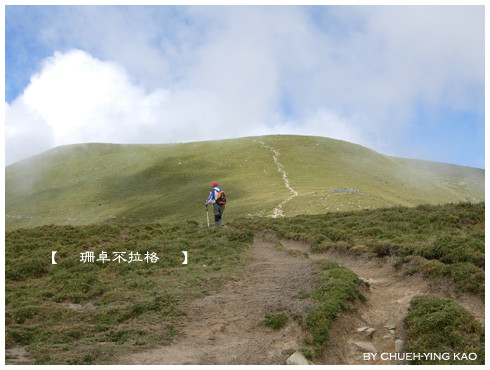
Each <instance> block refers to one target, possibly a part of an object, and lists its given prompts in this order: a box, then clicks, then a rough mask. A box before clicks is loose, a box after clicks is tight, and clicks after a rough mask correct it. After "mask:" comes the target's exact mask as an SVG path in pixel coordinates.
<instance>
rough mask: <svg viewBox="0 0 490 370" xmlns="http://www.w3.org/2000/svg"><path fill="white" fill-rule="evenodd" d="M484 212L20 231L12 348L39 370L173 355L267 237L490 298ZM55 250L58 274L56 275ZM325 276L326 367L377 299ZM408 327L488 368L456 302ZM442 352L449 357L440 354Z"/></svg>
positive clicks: (318, 294)
mask: <svg viewBox="0 0 490 370" xmlns="http://www.w3.org/2000/svg"><path fill="white" fill-rule="evenodd" d="M484 208H485V205H484V203H480V204H469V203H462V204H450V205H444V206H429V205H423V206H419V207H415V208H405V207H395V208H387V209H379V210H373V211H360V212H359V211H357V212H343V213H329V214H325V215H314V216H297V217H292V218H282V219H271V218H244V219H239V220H235V221H234V222H233V223H232V225H231V227H228V228H216V229H215V228H206V227H204V228H203V227H200V226H199V225H198V223H196V222H192V221H188V222H181V223H165V224H163V223H137V224H112V223H104V224H96V225H87V226H53V225H48V226H41V227H36V228H32V229H19V230H15V231H9V232H7V233H6V244H5V261H6V265H5V278H6V285H5V305H6V306H5V307H6V312H5V320H6V332H5V335H6V337H5V340H6V346H7V348H8V347H12V346H18V345H19V346H27V349H28V351H29V352H30V353H31V354H32V355H33V356H34V357H35V358H36V363H38V364H90V363H97V364H105V363H114V359H115V358H117V356H119V355H120V354H121V353H125V352H127V351H128V350H129V349H130V348H131V349H133V350H134V348H135V346H136V347H138V348H146V347H148V346H153V345H158V344H168V343H170V342H171V341H172V339H173V338H175V336H176V335H178V334H179V333H178V326H177V322H178V320H179V319H181V318H182V315H184V314H185V312H183V307H184V306H183V303H184V302H186V301H188V300H190V299H194V298H197V297H200V296H203V295H206V294H210V293H212V292H213V291H216V290H218V289H219V288H220V286H221V285H222V283H223V282H224V281H225V280H226V279H228V278H229V277H231V276H234V275H236V274H239V273H240V267H241V266H242V264H243V262H244V258H245V253H244V252H245V251H246V249H247V246H248V245H249V244H250V243H251V242H252V240H253V237H254V234H255V232H256V231H259V230H260V231H271V232H273V233H274V234H275V235H277V236H278V237H280V238H290V239H295V240H303V241H305V242H307V243H309V244H310V246H311V250H312V251H316V252H321V251H324V250H328V249H330V248H334V249H336V250H341V251H344V252H345V253H355V254H364V255H367V256H369V257H373V258H374V257H379V258H386V257H387V258H390V259H391V260H392V261H393V263H394V264H395V265H396V266H398V267H400V268H403V271H404V272H405V273H408V274H413V273H421V274H424V275H425V276H427V277H428V278H431V279H438V278H445V279H446V280H447V278H450V279H452V281H453V282H454V286H455V288H456V289H458V290H461V291H466V292H470V293H476V294H479V295H480V296H484V292H485V284H484V276H485V272H484V260H485V259H484V256H485V238H484V236H485V234H484V229H485V228H484V224H485V218H484ZM55 250H56V251H58V253H57V255H56V260H57V263H58V264H57V265H51V258H50V257H51V252H52V251H55ZM87 251H93V252H94V254H95V256H96V258H98V257H99V254H100V253H101V252H102V251H104V252H106V253H107V254H108V256H111V257H112V254H113V252H118V251H119V252H127V254H126V256H125V257H126V258H128V254H129V252H130V251H132V252H139V253H140V254H141V255H142V257H143V256H144V254H145V253H147V252H148V253H155V254H156V256H158V258H159V260H158V263H155V264H153V263H147V262H139V263H117V262H114V261H112V262H110V263H104V264H102V263H101V262H95V263H83V262H80V253H84V252H87ZM182 251H188V259H189V265H188V266H186V265H182V262H183V259H184V256H183V254H182ZM191 266H192V268H190V267H191ZM319 267H320V268H319V270H320V271H319V274H318V276H317V279H316V283H315V286H313V287H312V291H311V292H309V293H305V296H308V297H311V298H312V299H313V300H315V301H316V303H317V305H316V306H315V307H314V308H313V309H312V310H311V311H310V312H309V313H308V314H307V315H306V317H304V318H298V319H301V320H300V321H301V322H302V323H304V325H305V326H306V328H308V330H309V331H310V333H311V343H310V344H312V345H313V347H314V349H315V354H316V355H321V354H322V352H323V351H324V349H325V346H326V345H328V343H329V328H330V326H331V324H332V322H333V320H334V319H335V317H336V316H338V315H339V313H340V312H341V311H342V310H350V309H353V307H354V302H355V301H356V300H358V299H360V300H363V299H365V298H364V295H363V294H362V288H363V283H361V282H360V281H359V278H358V277H357V276H356V275H355V274H354V273H352V272H351V271H349V270H348V269H346V268H343V267H341V266H339V265H338V264H336V263H332V262H328V261H322V262H320V264H319ZM283 316H284V315H281V314H280V313H279V314H277V313H272V314H271V313H269V314H268V315H267V316H266V317H265V320H264V323H265V324H266V325H269V326H272V327H274V326H280V325H283V322H284V317H285V316H284V317H283ZM434 317H437V318H438V320H437V321H434V320H433V318H434ZM286 319H287V318H286ZM295 319H297V318H295ZM435 322H437V323H438V324H437V325H436V324H435ZM406 324H407V326H408V328H409V338H408V342H407V343H408V344H407V345H408V348H409V349H410V350H411V351H422V350H423V351H428V350H434V351H442V350H444V351H459V352H464V351H472V352H475V353H477V354H478V356H479V358H480V359H483V356H484V353H483V351H484V346H483V339H482V338H483V331H482V329H481V327H479V326H478V325H477V324H478V323H477V322H476V321H475V319H474V318H472V317H471V315H469V314H468V313H467V312H465V311H464V310H462V309H461V308H460V307H459V306H457V305H456V304H455V303H454V302H452V301H447V300H440V299H437V298H420V299H418V300H414V301H413V302H412V310H411V312H410V314H409V316H408V317H407V320H406ZM460 324H461V325H460ZM431 325H432V326H431ZM443 339H445V340H446V339H447V340H448V341H449V343H446V342H444V340H443ZM430 343H437V344H438V345H439V346H440V347H437V348H434V349H432V348H433V347H430ZM96 344H97V345H96Z"/></svg>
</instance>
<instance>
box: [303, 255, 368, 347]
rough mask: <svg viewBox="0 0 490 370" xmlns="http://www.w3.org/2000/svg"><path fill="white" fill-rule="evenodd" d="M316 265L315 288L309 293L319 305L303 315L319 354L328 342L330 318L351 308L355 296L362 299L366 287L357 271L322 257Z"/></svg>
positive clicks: (364, 298) (363, 299)
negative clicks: (354, 271) (318, 268)
mask: <svg viewBox="0 0 490 370" xmlns="http://www.w3.org/2000/svg"><path fill="white" fill-rule="evenodd" d="M319 267H320V270H321V271H320V273H319V274H318V275H317V277H316V287H315V289H314V290H312V291H311V292H310V293H309V294H308V296H310V297H311V298H313V300H315V301H316V302H317V303H318V304H317V305H316V306H315V307H314V308H313V309H312V310H311V311H310V312H308V315H307V317H306V327H307V328H308V330H309V331H310V333H311V335H312V344H313V345H314V347H315V354H316V355H322V354H323V352H324V350H325V348H326V346H327V345H328V343H329V339H330V333H329V329H330V327H331V325H332V322H333V320H334V319H335V318H336V317H337V316H338V315H339V314H340V312H341V311H350V310H352V309H353V307H354V306H353V305H352V303H354V302H355V301H356V300H357V299H360V300H362V301H365V300H366V297H365V296H364V294H363V293H362V290H364V289H365V288H367V284H366V283H364V282H362V281H361V280H360V279H359V277H358V276H357V275H356V274H354V273H353V272H352V271H350V270H349V269H347V268H345V267H342V266H341V265H339V264H337V263H335V262H331V261H327V260H321V261H319Z"/></svg>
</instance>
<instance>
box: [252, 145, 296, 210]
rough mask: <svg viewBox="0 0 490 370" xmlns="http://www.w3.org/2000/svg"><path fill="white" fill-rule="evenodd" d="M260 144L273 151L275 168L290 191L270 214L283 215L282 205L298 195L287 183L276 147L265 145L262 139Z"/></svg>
mask: <svg viewBox="0 0 490 370" xmlns="http://www.w3.org/2000/svg"><path fill="white" fill-rule="evenodd" d="M260 144H261V145H262V146H263V147H265V148H267V149H269V150H270V151H271V152H272V153H274V155H273V156H272V159H273V160H274V163H275V164H276V166H277V170H278V171H279V172H280V173H282V179H283V181H284V186H285V187H286V189H288V190H289V191H290V192H291V193H292V194H291V195H290V196H289V197H287V198H286V199H284V200H283V201H282V202H281V203H280V204H279V205H278V206H277V207H276V208H274V211H273V212H272V216H271V217H272V218H277V217H284V212H283V210H282V209H283V208H284V206H285V205H286V203H287V202H289V201H290V200H291V199H293V198H294V197H297V196H298V192H297V191H296V190H294V189H293V188H292V187H291V185H290V184H289V179H288V174H287V172H286V171H285V170H284V167H283V166H282V164H281V163H280V162H279V156H280V155H281V154H280V153H279V151H278V150H276V149H274V148H273V147H271V146H269V145H266V144H265V143H263V142H262V141H261V142H260Z"/></svg>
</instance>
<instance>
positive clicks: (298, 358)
mask: <svg viewBox="0 0 490 370" xmlns="http://www.w3.org/2000/svg"><path fill="white" fill-rule="evenodd" d="M286 364H288V365H309V364H310V362H309V361H308V360H307V359H306V357H305V356H303V354H302V353H301V352H299V351H296V352H294V353H293V354H292V355H291V356H289V358H288V359H287V360H286Z"/></svg>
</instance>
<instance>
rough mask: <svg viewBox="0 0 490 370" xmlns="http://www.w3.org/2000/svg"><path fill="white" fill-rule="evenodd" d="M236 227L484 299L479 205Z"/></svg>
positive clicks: (272, 221)
mask: <svg viewBox="0 0 490 370" xmlns="http://www.w3.org/2000/svg"><path fill="white" fill-rule="evenodd" d="M236 225H237V227H242V228H252V229H253V230H262V231H272V232H274V233H275V234H277V235H278V236H279V237H282V238H288V239H294V240H302V241H305V242H307V243H309V244H310V246H311V251H312V252H322V251H325V250H328V249H330V248H333V249H337V250H341V251H345V252H348V253H356V254H361V253H367V254H371V255H375V256H377V257H386V256H391V257H392V259H393V260H394V264H395V266H397V267H404V268H405V271H406V273H408V274H413V273H422V274H424V275H426V276H428V277H431V278H437V277H449V278H451V279H452V281H453V282H454V284H455V286H456V288H457V289H459V290H460V291H465V292H471V293H476V294H479V295H481V296H484V294H485V269H484V268H485V203H479V204H471V203H459V204H448V205H442V206H432V205H421V206H418V207H414V208H409V207H394V208H384V209H378V210H371V211H368V210H366V211H361V212H358V211H352V212H342V213H327V214H324V215H312V216H297V217H291V218H284V219H271V218H261V219H257V218H249V219H241V220H240V221H238V222H236Z"/></svg>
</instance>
